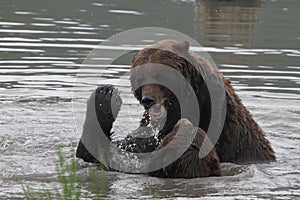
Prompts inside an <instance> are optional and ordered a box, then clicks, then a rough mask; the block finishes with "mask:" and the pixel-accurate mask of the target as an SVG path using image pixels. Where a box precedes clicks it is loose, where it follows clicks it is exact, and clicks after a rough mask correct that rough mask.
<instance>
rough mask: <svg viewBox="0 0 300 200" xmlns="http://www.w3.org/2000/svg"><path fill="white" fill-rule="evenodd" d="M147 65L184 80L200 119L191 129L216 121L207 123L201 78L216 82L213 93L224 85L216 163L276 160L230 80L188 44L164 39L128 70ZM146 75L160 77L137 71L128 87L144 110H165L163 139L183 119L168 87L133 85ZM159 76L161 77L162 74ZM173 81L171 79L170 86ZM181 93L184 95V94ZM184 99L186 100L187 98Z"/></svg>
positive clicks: (156, 72) (206, 93) (137, 57)
mask: <svg viewBox="0 0 300 200" xmlns="http://www.w3.org/2000/svg"><path fill="white" fill-rule="evenodd" d="M149 63H156V64H162V65H164V66H169V67H171V68H173V69H175V70H176V71H178V72H179V73H180V74H182V75H183V76H184V78H185V79H186V80H188V82H189V84H190V85H191V87H192V89H193V91H194V93H195V95H196V96H197V98H198V106H199V112H200V116H201V118H200V121H199V123H198V124H194V126H197V127H199V128H201V129H203V130H204V131H205V132H207V131H208V127H209V125H210V123H219V122H218V121H213V122H211V121H210V119H211V114H212V108H211V106H212V99H211V98H210V93H209V90H208V85H207V84H206V81H204V78H203V76H205V78H206V80H213V81H214V80H216V81H215V82H216V84H215V86H213V87H215V88H217V89H216V91H218V90H220V89H222V87H219V86H218V81H219V80H221V81H222V82H223V83H224V89H225V96H224V97H222V96H221V97H220V98H224V102H225V105H226V109H225V110H226V111H225V110H224V108H219V110H220V111H224V112H226V113H225V123H224V126H223V128H222V132H221V135H220V137H219V139H218V141H217V143H216V146H215V148H216V151H217V154H218V156H219V159H220V162H232V163H237V164H244V163H251V162H265V161H274V160H275V159H276V158H275V154H274V151H273V149H272V147H271V145H270V143H269V141H268V140H267V139H266V137H265V134H264V132H263V131H262V129H261V128H260V127H259V125H258V124H257V123H256V122H255V121H254V119H253V117H252V116H251V114H250V112H249V111H248V110H247V109H246V108H245V106H244V105H243V104H242V102H241V100H240V98H239V97H238V95H237V94H236V92H235V91H234V89H233V87H232V85H231V83H230V81H229V80H227V79H225V78H224V77H223V75H222V74H221V73H220V72H217V71H216V70H215V69H214V68H213V67H212V66H211V65H210V64H209V63H208V62H207V61H206V60H205V59H204V58H202V57H200V56H198V55H197V54H195V53H194V52H191V51H190V50H189V42H188V41H184V42H176V41H174V40H164V41H161V42H158V43H156V44H154V45H152V46H150V47H147V48H145V49H143V50H141V51H139V52H138V53H137V54H136V55H135V56H134V59H133V61H132V69H134V68H135V67H137V66H141V67H142V68H143V67H144V68H146V67H148V66H149V65H147V64H149ZM145 72H146V73H145ZM150 76H161V74H160V73H159V70H157V69H155V70H154V71H151V70H146V69H144V70H138V72H134V71H133V73H132V75H131V77H130V79H131V84H132V87H133V88H134V94H135V97H136V98H137V99H138V100H139V101H140V102H141V104H143V105H144V106H145V108H146V110H149V109H150V107H151V106H152V105H156V106H157V105H163V107H165V108H166V110H167V119H166V122H165V126H164V127H163V128H162V130H161V131H160V137H161V138H163V137H165V136H166V135H167V134H168V133H169V132H170V131H171V130H172V128H173V127H174V125H175V124H176V122H177V121H178V120H179V119H180V118H182V117H185V116H182V115H181V113H180V105H178V100H176V98H174V95H173V96H172V92H171V91H169V90H168V88H165V87H164V86H161V85H158V84H145V85H143V86H141V87H139V86H135V85H136V84H139V85H142V84H141V83H138V81H143V80H145V79H147V78H148V77H150ZM163 76H165V75H164V74H163ZM176 81H177V80H173V82H174V84H176ZM213 81H211V82H213ZM182 92H183V93H186V92H185V91H182ZM186 98H187V99H188V96H187V97H186ZM191 109H193V108H191ZM150 110H151V109H150ZM188 119H189V118H188ZM189 120H190V119H189ZM191 167H193V166H191Z"/></svg>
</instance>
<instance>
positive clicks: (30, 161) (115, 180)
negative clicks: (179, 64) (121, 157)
mask: <svg viewBox="0 0 300 200" xmlns="http://www.w3.org/2000/svg"><path fill="white" fill-rule="evenodd" d="M299 9H300V2H299V1H293V0H291V1H285V0H277V1H259V0H257V1H251V3H248V2H246V1H240V2H239V1H221V2H219V1H208V0H199V1H195V2H194V1H179V0H175V1H173V0H167V1H138V0H134V1H131V0H124V1H116V0H112V1H111V0H103V1H101V2H100V1H96V0H87V1H81V0H73V1H72V2H71V1H67V0H61V1H52V0H43V1H33V0H27V1H22V0H11V1H9V2H5V3H4V1H3V2H1V3H0V58H1V59H0V132H1V135H0V152H1V154H0V171H1V173H0V198H1V199H2V198H3V199H4V198H7V197H10V198H11V197H16V196H20V197H21V196H22V193H23V192H22V187H21V184H25V185H26V184H29V185H32V186H33V187H36V188H39V187H40V185H41V184H46V185H47V187H50V188H54V187H55V186H56V185H57V180H56V179H55V162H56V151H57V147H58V146H61V147H62V151H63V153H64V154H65V155H66V157H69V156H71V154H72V152H73V149H72V147H75V146H76V144H77V141H78V138H79V136H80V133H77V132H76V130H75V127H76V126H75V125H74V120H73V114H74V113H73V110H72V109H74V111H76V112H82V113H84V110H85V101H86V99H87V97H88V96H89V94H90V90H91V89H92V88H93V87H95V86H96V83H94V84H90V80H94V79H97V78H98V77H99V76H100V74H101V73H105V76H102V79H101V80H99V81H103V82H106V83H113V84H117V85H118V86H119V89H120V91H121V92H122V93H121V96H122V98H123V102H124V103H125V104H124V105H123V106H122V109H121V112H120V115H119V118H118V120H117V126H116V127H114V130H115V131H116V132H121V133H124V134H125V133H127V132H129V131H130V130H132V129H134V128H135V127H136V126H137V125H138V121H139V118H140V115H141V112H142V110H141V107H140V106H139V105H138V103H137V102H136V100H135V99H134V98H133V96H132V94H131V91H130V88H129V87H128V83H129V82H127V83H123V82H122V83H120V82H119V79H120V77H121V76H123V75H124V74H125V73H127V72H128V71H129V69H130V59H128V58H126V59H120V60H119V61H118V62H117V63H114V64H113V65H111V66H109V68H107V66H101V65H86V64H83V63H82V62H83V60H84V58H85V57H86V56H87V55H88V54H89V52H90V51H91V50H92V49H93V48H95V47H96V46H97V45H98V44H99V43H101V42H103V41H105V39H106V38H108V37H110V36H111V35H113V34H116V33H119V32H121V31H124V30H128V29H131V28H137V27H147V26H148V27H151V26H161V27H165V28H171V29H174V30H177V31H180V32H182V33H185V34H187V35H189V36H191V37H193V38H194V39H195V40H197V41H198V42H199V43H200V44H202V45H203V46H204V49H205V50H207V51H208V52H209V53H210V55H211V56H212V58H213V59H214V61H215V62H216V63H217V64H218V67H219V68H220V70H221V71H222V72H223V74H224V75H225V76H226V77H227V78H229V79H230V80H231V81H232V83H233V85H234V87H235V88H236V89H237V92H238V94H239V95H240V96H241V98H242V99H243V102H244V103H245V104H246V106H247V107H248V108H249V109H250V111H251V113H252V114H253V115H254V117H255V119H256V120H257V121H258V123H259V124H260V125H261V126H262V128H263V129H264V130H265V132H266V135H267V137H268V138H269V139H270V140H271V143H272V144H273V146H274V149H275V151H276V153H277V157H278V161H277V162H276V163H268V164H260V165H247V166H232V165H228V166H227V168H225V171H226V170H227V172H228V174H229V175H231V176H224V177H220V178H204V179H195V180H165V179H156V178H151V177H146V176H140V175H126V174H119V173H112V172H108V173H105V181H106V184H107V185H106V187H107V190H106V195H107V197H108V198H110V199H116V198H128V199H130V198H134V197H136V198H152V197H157V198H160V197H170V196H171V197H172V196H181V197H187V196H193V197H206V199H214V198H216V199H220V198H221V199H222V198H223V197H224V196H225V197H228V198H229V199H232V198H240V199H245V198H250V199H252V198H264V199H270V198H272V197H275V198H278V199H288V198H290V199H296V198H299V197H300V191H299V188H300V182H299V179H300V172H299V167H298V166H299V165H300V163H299V160H300V154H299V152H300V149H299V140H300V137H299V121H300V107H299V105H300V104H299V101H300V95H299V93H300V89H299V85H300V66H299V57H300V50H299V41H300V26H299V23H300V18H299ZM141 40H142V42H141V44H142V45H141V46H140V48H142V47H143V46H145V45H148V44H151V43H152V42H153V41H149V40H148V39H147V38H142V39H141ZM135 47H136V46H130V44H129V45H128V46H123V47H122V49H133V48H135ZM114 48H115V49H117V50H120V49H121V47H118V46H116V47H114ZM192 49H193V50H195V51H199V49H197V48H196V47H192ZM110 58H111V57H110V56H106V57H101V58H99V60H102V61H103V60H106V61H107V60H109V59H110ZM82 66H84V67H85V68H84V69H85V71H84V73H83V74H82V76H81V77H76V74H77V72H78V70H79V68H80V67H82ZM74 85H76V90H78V91H80V93H76V94H75V95H74V99H72V97H73V91H74ZM72 100H73V101H74V102H78V104H72ZM72 106H73V108H72ZM128 124H131V126H132V127H129V126H128ZM225 167H226V166H225ZM87 169H89V168H87V167H84V168H81V169H80V170H79V174H80V175H81V176H82V178H83V180H84V190H85V193H86V194H87V195H88V196H90V195H92V191H93V188H95V187H94V186H91V185H90V184H92V183H91V181H89V180H86V179H87V175H85V173H84V171H85V170H87Z"/></svg>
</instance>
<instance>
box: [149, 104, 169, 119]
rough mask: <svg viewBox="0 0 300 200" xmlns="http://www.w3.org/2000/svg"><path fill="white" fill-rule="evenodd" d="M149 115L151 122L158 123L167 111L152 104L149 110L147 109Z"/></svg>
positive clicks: (161, 106)
mask: <svg viewBox="0 0 300 200" xmlns="http://www.w3.org/2000/svg"><path fill="white" fill-rule="evenodd" d="M149 114H150V117H151V121H152V120H154V121H160V120H161V119H164V118H165V117H166V116H167V111H166V109H165V107H164V106H163V105H161V104H154V105H153V106H151V108H149Z"/></svg>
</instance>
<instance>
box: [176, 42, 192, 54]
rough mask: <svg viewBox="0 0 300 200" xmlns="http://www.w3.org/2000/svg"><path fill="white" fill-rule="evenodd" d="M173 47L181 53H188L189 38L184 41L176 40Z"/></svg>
mask: <svg viewBox="0 0 300 200" xmlns="http://www.w3.org/2000/svg"><path fill="white" fill-rule="evenodd" d="M173 47H174V49H176V50H177V51H179V52H180V53H183V54H186V53H188V51H189V50H190V42H189V41H188V40H184V41H182V42H176V43H175V44H174V45H173Z"/></svg>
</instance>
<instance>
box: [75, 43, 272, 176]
mask: <svg viewBox="0 0 300 200" xmlns="http://www.w3.org/2000/svg"><path fill="white" fill-rule="evenodd" d="M153 64H155V67H153V66H152V65H153ZM160 66H161V70H160ZM165 66H167V68H170V69H173V71H171V72H170V73H168V74H167V73H166V70H165V69H164V68H165ZM135 69H138V70H135ZM174 71H176V72H177V73H179V74H180V75H181V76H182V77H184V79H185V80H187V82H188V84H186V82H184V81H180V77H178V76H177V75H176V74H175V75H174V74H172V73H173V72H174ZM170 74H171V75H170ZM130 80H131V85H132V90H133V92H134V95H135V97H136V98H137V99H138V100H139V101H140V103H141V104H142V105H144V107H145V112H144V115H143V118H142V120H141V125H140V127H139V128H138V129H137V130H135V131H133V132H132V133H130V134H129V135H128V136H127V137H126V138H125V139H124V140H121V141H114V143H115V144H116V145H117V146H118V148H120V149H122V150H124V151H125V152H133V153H148V152H152V155H151V159H150V161H151V162H150V163H149V166H147V167H148V169H149V172H148V174H149V175H151V176H157V177H165V178H196V177H205V176H220V175H221V171H220V162H232V163H238V164H243V163H251V162H265V161H274V160H275V154H274V151H273V150H272V148H271V146H270V143H269V141H268V140H267V139H266V138H265V135H264V133H263V131H262V129H261V128H260V127H259V126H258V124H257V123H256V122H255V121H254V120H253V118H252V116H251V114H250V113H249V111H248V110H247V109H246V108H245V107H244V106H243V104H242V102H241V100H240V99H239V97H238V96H237V94H236V93H235V91H234V89H233V87H232V86H231V83H230V81H229V80H226V79H225V78H224V77H223V75H222V74H221V73H219V72H217V71H216V70H214V69H213V68H212V67H211V65H210V64H209V63H208V62H207V61H206V60H205V59H203V58H202V57H200V56H198V55H196V54H194V53H193V52H191V51H189V42H187V41H184V42H176V41H173V40H165V41H161V42H158V43H156V44H154V45H152V46H150V47H147V48H145V49H143V50H141V51H139V52H138V53H137V54H136V55H135V56H134V58H133V61H132V69H131V77H130ZM157 80H166V82H169V83H171V87H172V85H173V86H174V87H176V91H177V94H175V93H176V92H175V93H174V91H173V90H171V89H170V88H169V87H168V85H163V84H159V83H156V82H157ZM207 80H209V82H210V83H212V84H211V85H207ZM220 82H221V83H222V84H220ZM223 86H224V87H223ZM209 87H212V88H214V91H217V93H220V94H222V92H221V91H222V90H225V91H223V93H224V96H222V95H220V96H218V99H220V101H221V102H224V105H225V106H220V107H218V108H217V111H218V112H219V113H222V112H225V113H224V116H225V122H224V125H223V124H222V123H220V122H219V121H218V120H213V119H212V115H213V112H212V104H213V103H214V100H213V98H211V96H210V91H209ZM218 91H220V92H218ZM113 94H114V95H113ZM115 94H116V93H115V89H114V87H113V86H109V85H102V86H100V87H99V88H98V89H97V90H96V91H95V94H94V96H93V97H92V98H93V99H94V100H95V102H93V103H92V106H95V109H96V115H97V120H98V123H99V124H100V126H101V127H102V130H103V132H104V134H105V135H106V137H107V138H109V139H110V140H111V135H112V132H111V128H112V124H113V122H114V120H115V118H116V116H117V113H118V110H119V108H120V103H118V102H120V100H117V101H113V102H111V99H112V98H114V99H120V98H119V96H118V95H115ZM191 94H193V95H195V96H196V100H197V106H195V102H193V101H192V100H191V99H193V98H191V96H190V95H191ZM182 99H183V100H182ZM190 105H191V106H190ZM112 107H116V108H115V109H114V110H112ZM183 107H184V108H185V109H183V110H182V108H183ZM196 107H197V109H196ZM190 113H196V114H197V113H199V119H195V118H193V116H194V115H191V114H190ZM87 116H88V112H87ZM196 116H197V115H196ZM184 118H185V119H184ZM87 119H88V117H87V118H86V122H87ZM211 124H213V125H215V124H221V125H220V126H222V127H221V130H222V132H221V135H220V137H219V138H218V140H217V142H216V144H215V148H214V146H213V143H212V142H211V141H210V140H211V139H212V141H214V140H216V138H212V137H213V136H212V135H209V134H207V132H208V130H209V127H210V126H211ZM85 127H87V126H85ZM180 127H181V128H180ZM155 128H157V129H158V131H156V133H154V132H153V130H155ZM178 130H180V131H178ZM90 132H91V131H89V134H90ZM157 132H158V133H157ZM192 133H195V134H192ZM96 136H97V134H96V135H93V136H91V135H88V134H86V133H85V131H84V132H83V135H82V138H81V140H80V142H79V145H78V148H77V152H76V156H77V157H79V158H83V159H84V160H85V161H87V162H97V163H99V159H97V158H95V155H94V154H93V155H91V154H90V153H89V150H88V149H89V148H86V147H85V146H86V145H89V146H97V145H98V142H97V140H96V139H94V138H95V137H96ZM86 138H88V139H86ZM176 138H177V139H176ZM178 138H179V139H178ZM191 138H192V139H191ZM83 139H85V140H92V142H90V143H88V144H87V142H82V140H83ZM173 141H175V142H173ZM172 142H173V144H172V145H169V144H170V143H172ZM186 144H188V145H189V146H186ZM202 146H203V147H204V149H207V152H202V150H201V149H202V148H201V147H202ZM162 149H165V150H166V152H169V154H159V153H157V152H159V151H160V150H162ZM182 149H183V150H182ZM180 150H182V151H180ZM177 151H178V152H177ZM101 152H102V153H103V155H104V157H105V158H106V160H111V159H110V156H111V154H110V149H108V148H104V149H103V148H102V149H101ZM173 154H175V155H176V156H177V158H178V159H176V160H174V161H173V162H170V163H168V162H167V161H168V159H169V158H168V157H169V156H172V155H173ZM162 155H163V156H162ZM115 160H117V161H116V162H120V165H122V162H124V161H123V160H122V159H121V160H120V159H115ZM164 163H168V164H166V165H163V167H161V168H159V169H157V166H161V165H162V164H164ZM102 164H103V166H104V167H105V168H106V169H109V170H118V171H126V170H123V169H122V168H118V169H116V168H114V169H112V168H110V167H109V165H107V163H102ZM155 167H156V168H155ZM153 169H155V170H153Z"/></svg>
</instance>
